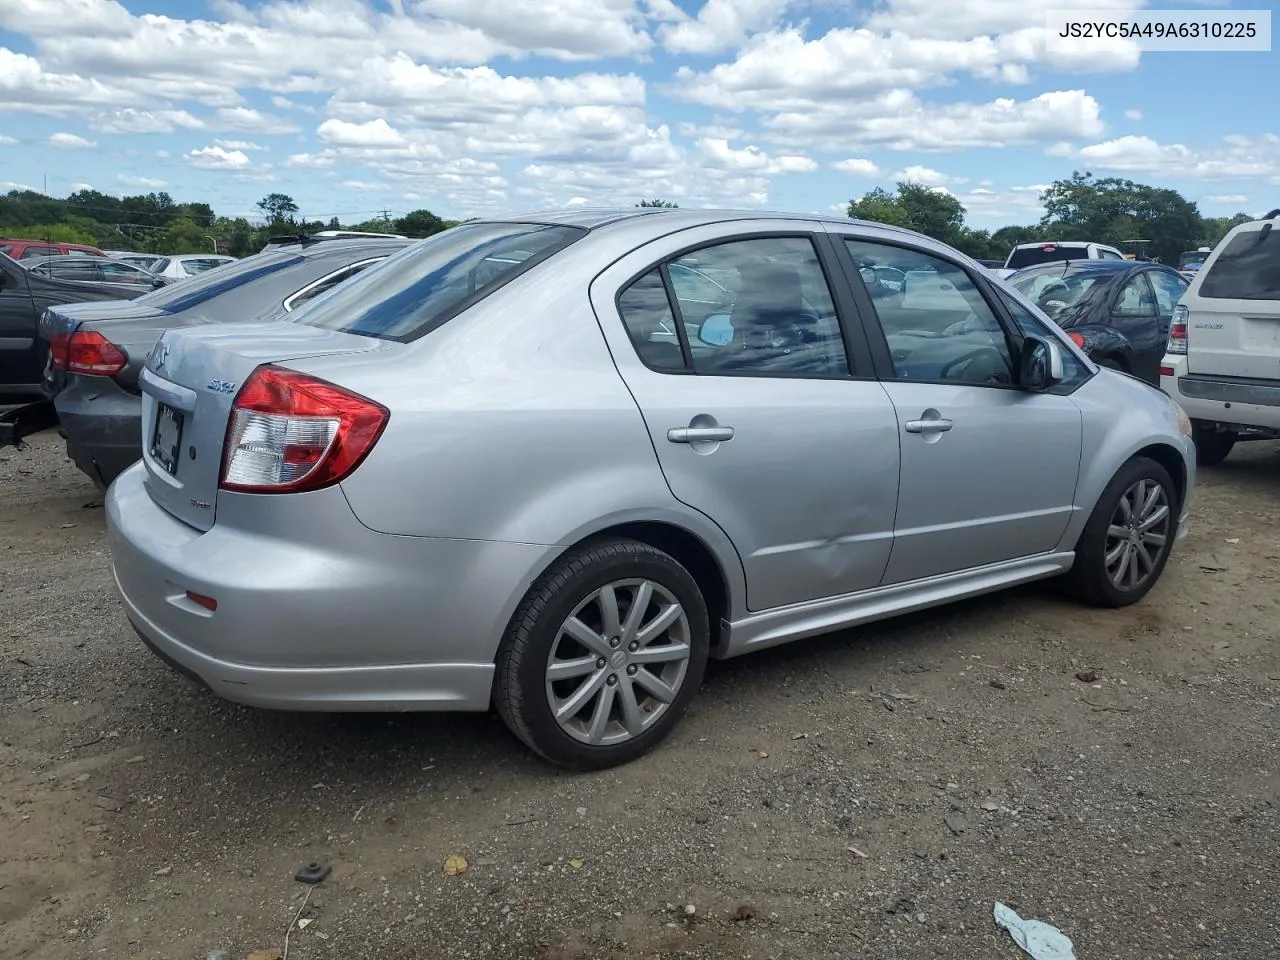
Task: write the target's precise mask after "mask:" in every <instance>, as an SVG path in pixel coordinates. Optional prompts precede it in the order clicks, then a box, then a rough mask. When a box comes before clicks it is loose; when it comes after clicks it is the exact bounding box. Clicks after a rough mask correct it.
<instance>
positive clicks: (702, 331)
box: [698, 313, 733, 347]
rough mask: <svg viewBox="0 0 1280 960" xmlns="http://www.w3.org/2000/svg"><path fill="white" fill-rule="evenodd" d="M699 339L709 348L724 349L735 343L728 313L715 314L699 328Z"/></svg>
mask: <svg viewBox="0 0 1280 960" xmlns="http://www.w3.org/2000/svg"><path fill="white" fill-rule="evenodd" d="M698 339H699V340H701V341H702V342H703V343H705V344H707V345H708V346H712V347H723V346H724V345H725V344H726V343H732V342H733V324H732V323H730V322H729V315H728V314H727V313H713V314H712V315H711V316H709V317H707V319H705V320H703V321H702V325H701V326H700V327H698Z"/></svg>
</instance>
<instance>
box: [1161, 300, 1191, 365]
mask: <svg viewBox="0 0 1280 960" xmlns="http://www.w3.org/2000/svg"><path fill="white" fill-rule="evenodd" d="M1189 318H1190V311H1188V310H1187V308H1186V307H1185V306H1183V305H1182V304H1178V305H1177V306H1176V307H1174V308H1173V322H1172V323H1171V324H1169V343H1168V345H1167V346H1166V347H1165V353H1182V354H1185V353H1186V352H1187V320H1188V319H1189Z"/></svg>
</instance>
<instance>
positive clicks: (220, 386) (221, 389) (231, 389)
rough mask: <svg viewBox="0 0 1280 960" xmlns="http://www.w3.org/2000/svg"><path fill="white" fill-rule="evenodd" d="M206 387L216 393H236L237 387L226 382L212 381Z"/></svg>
mask: <svg viewBox="0 0 1280 960" xmlns="http://www.w3.org/2000/svg"><path fill="white" fill-rule="evenodd" d="M206 386H207V387H208V388H209V389H210V390H212V391H213V392H214V393H235V392H236V385H235V384H234V383H228V382H227V381H226V380H210V381H209V382H208V383H207V384H206Z"/></svg>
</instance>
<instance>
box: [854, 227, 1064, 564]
mask: <svg viewBox="0 0 1280 960" xmlns="http://www.w3.org/2000/svg"><path fill="white" fill-rule="evenodd" d="M844 243H845V248H846V250H847V251H848V252H849V254H850V258H851V259H850V260H849V261H846V272H848V273H850V274H852V276H851V283H852V284H854V285H856V286H858V290H857V299H858V301H859V302H860V303H862V304H864V305H865V309H864V311H863V313H864V314H866V315H867V317H868V321H869V322H868V323H867V327H868V330H867V334H868V337H870V338H873V342H874V340H875V339H878V341H879V343H878V344H877V345H876V346H875V347H874V349H877V350H881V351H882V353H881V357H882V360H881V362H882V364H884V365H885V367H886V368H885V370H884V372H885V375H886V378H887V379H886V382H885V390H886V392H887V393H888V394H889V396H890V398H891V399H892V400H893V404H894V408H895V411H896V415H897V424H898V429H899V431H900V433H899V437H900V440H901V444H902V456H901V460H902V467H901V482H900V484H899V489H898V509H897V516H896V519H895V522H894V543H893V552H892V555H891V557H890V559H889V564H888V567H887V569H886V571H885V577H884V582H885V583H886V584H891V583H902V582H906V581H910V580H918V579H921V578H924V577H931V576H937V575H939V574H944V573H950V572H954V571H959V570H965V569H969V568H973V567H981V566H986V565H988V564H993V563H999V562H1002V561H1006V560H1014V559H1018V558H1022V557H1027V556H1032V555H1035V554H1039V553H1046V552H1049V551H1051V550H1053V549H1054V548H1055V547H1056V546H1057V544H1058V541H1059V540H1060V539H1061V537H1062V534H1063V532H1064V531H1065V530H1066V527H1067V524H1068V522H1069V521H1070V519H1071V515H1072V513H1073V512H1074V509H1075V508H1074V500H1075V488H1076V480H1077V476H1078V473H1079V468H1080V447H1081V438H1082V422H1081V415H1080V411H1079V409H1078V408H1077V407H1076V405H1075V404H1074V403H1073V402H1072V401H1071V399H1070V398H1069V397H1065V396H1055V395H1049V394H1032V393H1026V392H1024V391H1022V390H1019V389H1018V388H1017V387H1016V386H1014V381H1015V377H1016V374H1015V365H1014V363H1013V355H1012V349H1011V346H1010V343H1009V339H1008V337H1007V335H1006V332H1005V330H1004V328H1003V326H1002V324H1001V322H1000V320H999V319H998V318H997V316H996V313H995V312H994V311H993V310H992V308H991V307H990V305H989V304H988V303H987V302H986V300H985V298H984V297H983V295H982V294H981V292H980V290H979V288H978V286H977V285H976V284H975V283H974V282H973V278H972V277H970V275H969V274H968V273H967V271H966V270H964V269H963V268H962V267H960V266H959V265H958V264H955V263H952V262H950V261H948V260H946V259H944V258H943V257H942V256H940V255H934V254H932V253H926V252H924V251H922V250H918V249H914V248H909V247H904V246H898V245H894V244H887V243H884V244H882V243H879V242H873V241H868V240H862V239H859V238H848V239H846V240H845V241H844ZM868 265H871V266H880V265H887V266H895V267H896V268H898V269H901V270H904V271H905V273H906V276H907V282H906V283H905V284H904V289H903V290H902V291H901V292H897V291H878V292H877V295H876V296H875V297H874V298H872V297H871V296H870V295H869V294H868V293H867V291H866V288H865V287H864V286H862V285H861V280H860V277H861V275H862V274H863V273H865V272H866V270H867V267H868ZM858 267H861V268H862V270H861V271H859V270H858V269H857V268H858ZM867 275H868V276H871V274H867ZM916 291H918V292H916ZM966 358H967V359H966Z"/></svg>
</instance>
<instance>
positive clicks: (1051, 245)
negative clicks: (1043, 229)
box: [1040, 243, 1058, 253]
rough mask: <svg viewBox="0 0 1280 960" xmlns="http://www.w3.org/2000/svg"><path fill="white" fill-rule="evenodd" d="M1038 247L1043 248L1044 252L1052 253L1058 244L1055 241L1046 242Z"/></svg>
mask: <svg viewBox="0 0 1280 960" xmlns="http://www.w3.org/2000/svg"><path fill="white" fill-rule="evenodd" d="M1040 249H1041V250H1043V251H1044V252H1045V253H1052V252H1053V251H1054V250H1057V249H1058V245H1057V244H1056V243H1046V244H1045V245H1044V246H1043V247H1041V248H1040Z"/></svg>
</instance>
